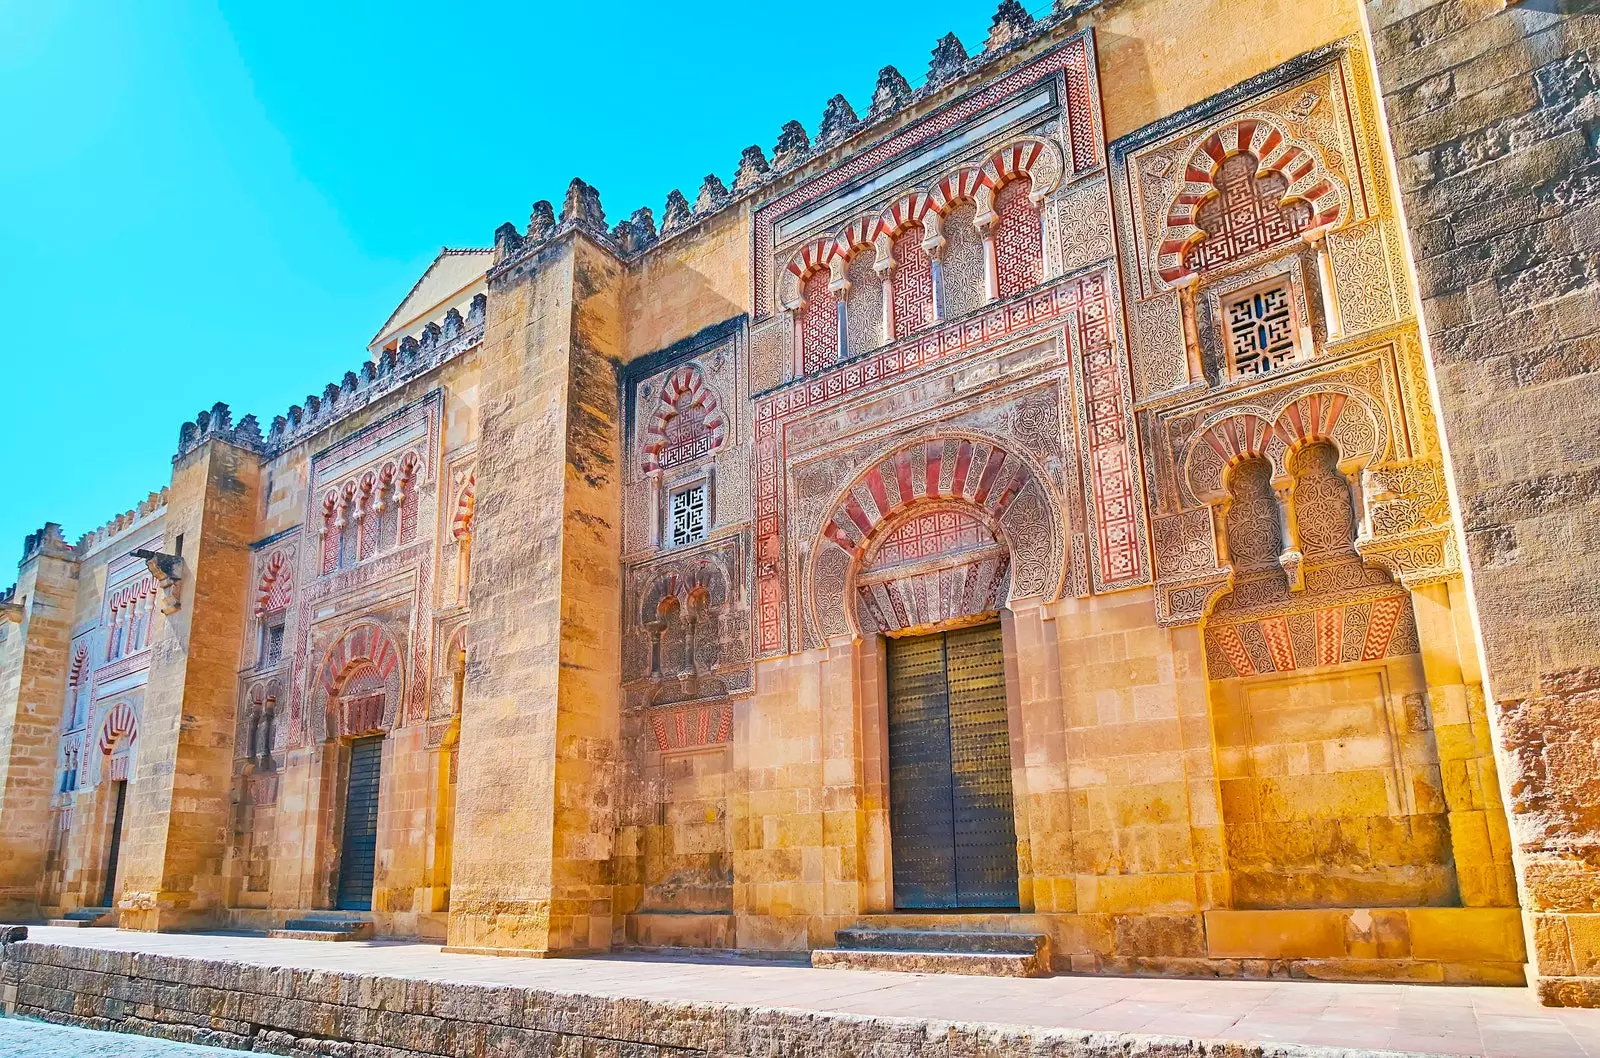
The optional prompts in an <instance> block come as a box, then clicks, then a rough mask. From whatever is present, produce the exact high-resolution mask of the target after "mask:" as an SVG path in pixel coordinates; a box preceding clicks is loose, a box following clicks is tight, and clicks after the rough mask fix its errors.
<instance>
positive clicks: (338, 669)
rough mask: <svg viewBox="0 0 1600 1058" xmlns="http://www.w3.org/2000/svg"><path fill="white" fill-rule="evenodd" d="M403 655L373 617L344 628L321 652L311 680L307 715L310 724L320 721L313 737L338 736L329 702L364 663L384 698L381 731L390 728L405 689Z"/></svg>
mask: <svg viewBox="0 0 1600 1058" xmlns="http://www.w3.org/2000/svg"><path fill="white" fill-rule="evenodd" d="M404 657H405V655H404V654H403V653H402V652H401V650H400V649H399V647H398V646H397V645H396V643H395V640H394V637H393V636H392V635H391V634H390V633H389V631H388V630H387V629H386V628H384V627H383V626H382V625H380V624H378V623H377V622H375V621H360V622H357V623H356V624H354V625H352V626H350V627H349V628H347V629H345V630H344V632H342V633H341V634H340V635H339V638H338V639H336V640H335V641H334V643H333V645H332V646H330V647H329V648H328V650H327V652H326V653H325V654H324V655H323V658H322V663H321V664H320V665H318V666H317V674H316V678H315V679H314V680H313V682H312V690H311V694H312V698H311V710H310V716H311V721H312V723H313V724H319V725H321V729H320V730H314V731H313V732H312V735H313V738H314V740H316V741H326V740H328V739H332V738H339V737H342V736H343V735H345V734H346V732H344V731H342V730H341V727H340V724H339V723H338V720H337V718H336V717H334V716H333V715H332V713H333V706H334V704H335V703H336V702H337V701H338V698H339V695H340V694H341V693H342V691H343V690H344V688H345V686H346V684H347V683H348V682H349V680H350V678H351V677H352V676H354V675H355V674H356V673H357V671H359V670H360V669H362V668H364V667H369V666H370V667H371V669H372V670H374V671H375V672H376V673H377V675H378V677H379V678H380V679H381V681H382V686H383V694H384V702H383V718H382V721H381V723H380V725H379V728H380V729H381V730H382V731H385V732H387V731H390V730H392V729H393V728H394V726H395V724H396V723H397V721H398V717H399V716H400V707H401V697H402V692H403V691H404V690H405V666H404V665H403V664H402V663H401V662H402V660H403V658H404Z"/></svg>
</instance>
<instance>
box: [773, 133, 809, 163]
mask: <svg viewBox="0 0 1600 1058" xmlns="http://www.w3.org/2000/svg"><path fill="white" fill-rule="evenodd" d="M810 153H811V139H810V137H808V136H807V135H806V127H805V126H804V125H802V124H800V123H799V122H798V121H790V122H786V123H785V124H784V126H783V128H782V129H780V130H779V132H778V145H777V147H775V148H773V151H772V165H773V167H774V168H775V169H778V170H779V171H782V170H784V169H788V168H789V167H791V166H795V165H799V164H800V163H801V162H803V161H805V157H806V155H808V154H810Z"/></svg>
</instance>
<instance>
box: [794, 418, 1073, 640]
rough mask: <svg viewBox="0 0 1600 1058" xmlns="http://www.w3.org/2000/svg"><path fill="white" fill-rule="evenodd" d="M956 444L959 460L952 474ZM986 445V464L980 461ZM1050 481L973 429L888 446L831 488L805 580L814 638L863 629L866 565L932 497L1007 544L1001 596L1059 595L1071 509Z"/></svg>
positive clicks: (1027, 459) (1011, 449)
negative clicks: (950, 459)
mask: <svg viewBox="0 0 1600 1058" xmlns="http://www.w3.org/2000/svg"><path fill="white" fill-rule="evenodd" d="M951 445H953V446H954V449H955V451H954V455H955V461H954V465H953V466H952V467H951V469H950V472H949V474H948V475H946V473H945V466H944V458H943V456H944V450H945V449H946V448H947V447H949V446H951ZM978 446H982V447H983V465H982V466H981V467H976V466H974V462H975V460H974V458H973V457H974V456H975V455H976V454H977V453H978ZM919 455H920V459H919ZM919 464H920V466H921V468H922V471H921V474H920V475H918V474H917V472H916V470H917V467H918V465H919ZM947 480H948V485H947V484H946V481H947ZM1049 481H1050V479H1049V476H1048V475H1047V474H1046V473H1045V471H1044V468H1043V467H1041V466H1039V465H1038V464H1037V463H1036V462H1035V461H1034V459H1033V458H1032V457H1031V456H1030V455H1028V454H1027V453H1025V452H1022V451H1020V450H1018V449H1017V448H1016V447H1015V446H1013V445H1010V444H1008V443H1007V442H1005V441H1003V440H1001V439H999V438H996V437H992V436H989V435H987V434H981V433H977V432H974V431H967V430H960V429H935V430H932V431H929V432H927V433H925V434H922V435H920V436H918V437H915V438H912V439H907V438H904V437H902V438H900V439H898V440H897V441H896V442H894V443H893V444H891V445H889V446H886V447H885V448H883V449H881V450H880V451H879V452H878V453H877V454H876V455H875V456H874V457H873V458H871V459H870V460H868V461H867V463H866V469H864V470H862V471H861V472H859V473H858V474H856V475H855V477H854V478H853V479H852V480H851V481H850V482H849V484H847V485H846V486H844V487H843V488H842V489H840V490H839V491H838V492H836V493H835V494H834V496H833V497H831V499H830V501H829V503H828V504H827V506H826V507H825V508H824V512H825V514H824V517H823V519H822V523H821V525H820V526H819V527H818V529H817V530H816V532H815V534H814V535H813V537H812V539H811V541H810V546H809V560H808V561H807V562H806V564H805V568H804V572H803V583H804V586H805V588H806V589H807V590H806V592H805V595H806V599H807V607H806V615H807V619H808V621H809V623H810V625H811V628H812V631H813V635H814V638H815V639H816V640H817V641H818V642H825V641H827V640H828V639H830V638H832V637H834V636H838V635H849V636H851V637H856V638H858V637H860V636H861V635H862V631H861V627H860V622H859V620H858V618H857V615H856V608H855V606H854V605H853V603H852V600H853V599H854V598H855V595H856V586H857V580H858V578H859V576H860V574H861V572H862V570H863V568H864V566H865V564H866V563H867V562H868V561H870V558H871V556H872V555H873V554H874V553H875V548H876V546H877V545H878V544H880V543H881V541H882V539H883V536H884V534H885V533H886V532H889V531H892V529H893V528H894V527H896V526H898V525H899V524H900V523H901V522H902V521H903V520H904V519H903V516H904V515H906V514H907V513H908V512H909V511H912V510H914V509H916V508H917V507H919V506H925V505H929V504H931V503H941V504H957V505H962V506H963V507H965V508H967V509H969V510H970V511H971V512H972V513H974V514H976V515H977V516H978V517H979V518H980V519H981V520H983V521H984V523H985V524H986V525H988V526H990V528H991V530H992V531H993V532H994V533H995V537H996V539H997V540H999V541H1002V542H1003V543H1004V545H1005V549H1006V552H1007V554H1008V555H1009V556H1010V557H1009V564H1010V569H1009V574H1008V575H1009V577H1010V582H1009V587H1010V591H1009V595H1008V598H1006V599H1001V600H1000V603H1001V604H1002V605H1005V604H1006V603H1008V602H1010V601H1012V600H1016V599H1023V598H1035V597H1039V598H1055V597H1057V596H1058V595H1059V594H1060V591H1061V586H1062V584H1063V583H1065V577H1066V559H1067V554H1066V544H1065V541H1066V532H1067V516H1066V513H1065V507H1064V505H1063V504H1062V503H1061V501H1060V498H1059V497H1058V496H1057V495H1056V494H1055V490H1054V489H1053V488H1052V487H1051V486H1050V484H1049ZM1041 545H1042V546H1041Z"/></svg>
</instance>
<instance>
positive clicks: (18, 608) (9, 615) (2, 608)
mask: <svg viewBox="0 0 1600 1058" xmlns="http://www.w3.org/2000/svg"><path fill="white" fill-rule="evenodd" d="M23 616H24V614H23V611H22V604H21V603H20V602H3V603H0V621H11V622H13V623H15V624H21V623H22V618H23Z"/></svg>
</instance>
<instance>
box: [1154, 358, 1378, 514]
mask: <svg viewBox="0 0 1600 1058" xmlns="http://www.w3.org/2000/svg"><path fill="white" fill-rule="evenodd" d="M1322 441H1326V442H1329V443H1331V444H1332V445H1333V446H1334V447H1335V448H1336V449H1337V450H1338V453H1339V466H1340V468H1341V469H1342V470H1343V471H1345V472H1346V473H1353V472H1354V471H1356V470H1358V469H1360V468H1362V467H1367V466H1372V465H1374V464H1376V463H1377V462H1378V461H1379V460H1381V459H1382V458H1383V457H1384V456H1385V455H1386V454H1387V452H1388V449H1389V428H1388V423H1387V420H1386V419H1385V417H1384V416H1383V414H1382V413H1381V412H1380V411H1379V410H1378V409H1377V408H1375V407H1374V406H1373V404H1372V399H1371V397H1369V396H1368V395H1367V394H1365V393H1362V392H1361V391H1360V390H1356V389H1351V388H1347V387H1343V386H1338V387H1334V386H1330V385H1328V384H1327V383H1313V384H1312V385H1310V386H1307V387H1303V388H1301V389H1298V390H1294V391H1292V392H1291V393H1290V394H1289V395H1288V396H1287V397H1285V398H1283V399H1282V400H1280V401H1279V402H1278V403H1276V404H1274V405H1271V406H1270V407H1264V408H1256V409H1248V410H1247V409H1240V408H1224V409H1222V410H1220V411H1218V412H1216V413H1214V414H1213V415H1211V416H1208V417H1207V418H1206V419H1204V420H1202V421H1201V422H1200V424H1199V428H1198V429H1197V430H1196V431H1195V435H1194V438H1193V440H1191V441H1190V442H1189V446H1188V449H1187V451H1186V452H1185V454H1184V461H1183V465H1184V473H1185V475H1186V476H1187V480H1188V485H1189V490H1190V492H1191V493H1192V494H1193V495H1194V497H1195V499H1196V500H1198V501H1199V502H1201V503H1216V502H1218V501H1221V500H1223V499H1225V498H1226V497H1227V493H1228V486H1227V480H1226V479H1227V472H1228V471H1229V470H1230V469H1231V468H1232V467H1233V466H1235V465H1237V464H1238V463H1239V462H1241V461H1243V460H1245V459H1249V458H1254V457H1261V458H1265V459H1266V460H1267V462H1268V463H1269V464H1270V465H1271V468H1272V477H1273V480H1274V481H1276V482H1280V483H1282V482H1286V481H1287V480H1288V479H1289V476H1290V474H1289V464H1288V460H1289V457H1290V456H1291V455H1293V454H1294V453H1295V452H1297V451H1299V450H1300V449H1301V448H1304V447H1305V446H1306V445H1309V444H1315V443H1317V442H1322Z"/></svg>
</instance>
